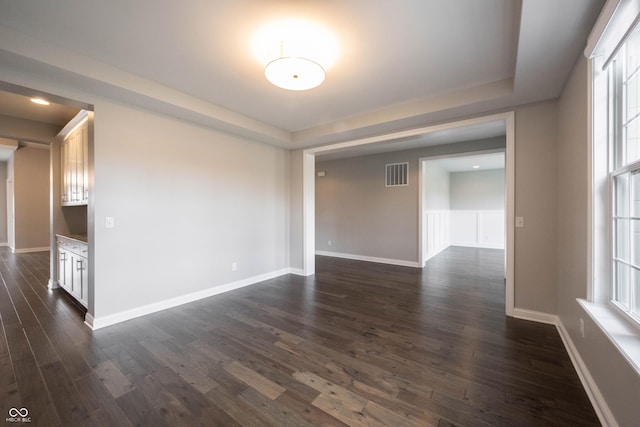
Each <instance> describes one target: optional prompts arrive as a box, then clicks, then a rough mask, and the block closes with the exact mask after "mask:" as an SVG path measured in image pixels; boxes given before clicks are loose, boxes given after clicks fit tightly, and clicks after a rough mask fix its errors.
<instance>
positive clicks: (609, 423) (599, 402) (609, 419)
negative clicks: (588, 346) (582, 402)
mask: <svg viewBox="0 0 640 427" xmlns="http://www.w3.org/2000/svg"><path fill="white" fill-rule="evenodd" d="M556 328H557V329H558V333H559V334H560V338H561V339H562V342H563V343H564V347H565V348H566V349H567V353H569V358H570V359H571V363H573V367H574V368H575V369H576V372H577V373H578V377H579V378H580V382H581V383H582V387H583V388H584V390H585V391H586V392H587V396H589V400H590V401H591V405H592V406H593V409H594V410H595V411H596V415H598V419H599V420H600V423H601V424H602V425H603V427H618V423H617V422H616V419H615V418H614V416H613V414H612V413H611V410H610V409H609V405H607V402H606V401H605V400H604V397H603V396H602V393H600V389H599V388H598V386H597V385H596V383H595V381H594V380H593V377H592V376H591V373H590V372H589V369H587V365H585V364H584V361H583V360H582V358H581V357H580V353H578V349H577V348H576V346H575V345H574V344H573V340H572V339H571V335H569V331H567V328H565V326H564V324H563V323H562V322H561V321H560V320H558V323H557V324H556Z"/></svg>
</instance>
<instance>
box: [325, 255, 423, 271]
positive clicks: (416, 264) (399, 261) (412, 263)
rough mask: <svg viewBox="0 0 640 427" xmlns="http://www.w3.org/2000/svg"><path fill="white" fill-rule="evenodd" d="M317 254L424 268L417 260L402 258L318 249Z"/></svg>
mask: <svg viewBox="0 0 640 427" xmlns="http://www.w3.org/2000/svg"><path fill="white" fill-rule="evenodd" d="M316 255H321V256H328V257H333V258H343V259H352V260H355V261H366V262H376V263H378V264H390V265H399V266H402V267H415V268H422V265H420V263H419V262H417V261H405V260H402V259H390V258H378V257H373V256H365V255H354V254H343V253H339V252H327V251H316Z"/></svg>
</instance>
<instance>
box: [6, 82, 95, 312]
mask: <svg viewBox="0 0 640 427" xmlns="http://www.w3.org/2000/svg"><path fill="white" fill-rule="evenodd" d="M36 101H38V102H36ZM79 122H82V123H83V126H84V129H86V131H85V133H84V134H83V138H84V139H82V141H81V138H80V137H77V138H75V139H74V140H73V141H72V142H73V147H74V150H73V151H72V150H66V151H65V149H66V142H68V141H66V140H67V139H69V138H68V135H69V134H71V133H73V132H75V131H76V128H78V127H79ZM0 125H1V126H0V179H6V186H3V190H6V197H5V196H3V195H2V194H0V199H1V200H0V202H4V201H5V200H6V207H2V206H0V244H2V243H3V242H1V240H3V237H4V236H5V235H6V241H7V243H6V245H7V246H10V248H11V251H12V252H14V253H24V252H41V251H49V253H50V276H49V282H48V283H47V284H46V285H47V286H48V288H49V289H56V288H59V287H62V288H63V289H64V290H65V291H66V292H68V293H69V295H71V296H72V299H73V300H74V301H76V300H77V302H78V306H84V308H85V309H88V310H89V313H93V306H94V303H93V275H92V274H91V272H92V271H93V256H92V254H93V242H92V239H91V236H92V235H93V230H92V227H93V224H92V221H89V218H90V217H91V216H92V210H93V202H92V195H93V194H92V193H93V191H92V186H93V106H92V105H90V104H87V103H84V102H80V101H76V100H73V99H69V98H66V97H63V96H59V95H55V94H52V93H48V92H43V91H41V90H38V89H33V88H28V87H23V86H18V85H15V84H12V83H8V82H2V81H0ZM76 133H77V132H76ZM7 150H12V152H11V153H10V154H9V156H8V157H7V160H6V167H5V166H4V164H3V161H2V160H3V157H2V153H3V152H5V151H7ZM65 153H66V154H68V155H66V156H64V155H63V154H65ZM63 157H64V158H63ZM5 169H6V173H4V172H3V171H4V170H5ZM65 181H69V182H70V184H69V186H68V187H69V188H72V191H73V192H74V193H73V195H67V194H66V193H68V191H65V188H64V187H65V183H66V182H65ZM81 187H82V191H81V190H80V188H81ZM3 192H4V191H3ZM0 193H1V192H0ZM0 204H1V203H0ZM2 213H6V218H3V217H4V215H2ZM5 226H6V228H5ZM3 230H6V232H5V233H4V234H3ZM58 234H67V235H73V236H75V238H76V239H77V240H78V239H79V240H83V241H84V243H85V244H86V245H87V249H86V251H85V252H83V256H84V260H85V261H84V262H83V263H79V262H76V263H74V270H73V271H74V273H76V271H77V272H79V273H78V274H76V276H78V275H79V274H80V273H82V277H81V279H82V280H80V278H78V279H77V280H76V281H75V282H78V286H74V287H68V286H67V287H65V286H63V285H62V284H61V282H60V280H59V279H60V275H59V274H58V273H59V270H58V269H59V262H58V261H59V258H60V255H61V251H59V250H58V249H59V248H58V241H57V237H56V236H57V235H58ZM79 240H78V241H79ZM74 277H75V276H74ZM78 277H79V276H78ZM80 281H81V282H82V283H80ZM75 282H74V283H75ZM76 288H77V289H78V292H80V293H78V292H76ZM78 295H80V296H81V298H80V297H79V296H78Z"/></svg>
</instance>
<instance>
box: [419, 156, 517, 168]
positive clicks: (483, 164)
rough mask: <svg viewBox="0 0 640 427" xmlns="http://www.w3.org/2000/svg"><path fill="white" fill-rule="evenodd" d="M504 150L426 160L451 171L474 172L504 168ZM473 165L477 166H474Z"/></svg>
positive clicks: (430, 163) (428, 163) (427, 163)
mask: <svg viewBox="0 0 640 427" xmlns="http://www.w3.org/2000/svg"><path fill="white" fill-rule="evenodd" d="M504 161H505V159H504V152H502V153H491V154H478V155H472V156H462V157H449V158H446V159H437V160H426V161H425V163H426V165H427V167H429V165H433V164H435V165H438V166H439V167H441V168H442V169H443V170H445V171H447V172H449V173H452V172H476V171H485V170H493V169H504ZM474 166H479V167H478V168H474Z"/></svg>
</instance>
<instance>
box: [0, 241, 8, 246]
mask: <svg viewBox="0 0 640 427" xmlns="http://www.w3.org/2000/svg"><path fill="white" fill-rule="evenodd" d="M2 246H5V247H9V243H8V242H2V243H0V247H2Z"/></svg>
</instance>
